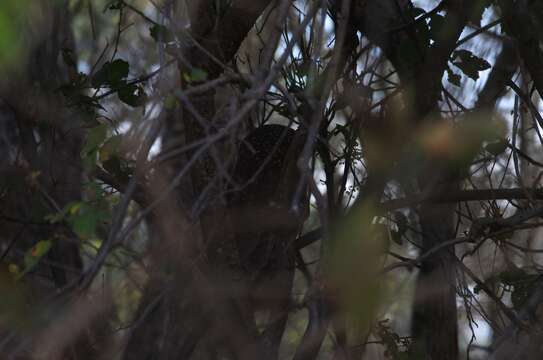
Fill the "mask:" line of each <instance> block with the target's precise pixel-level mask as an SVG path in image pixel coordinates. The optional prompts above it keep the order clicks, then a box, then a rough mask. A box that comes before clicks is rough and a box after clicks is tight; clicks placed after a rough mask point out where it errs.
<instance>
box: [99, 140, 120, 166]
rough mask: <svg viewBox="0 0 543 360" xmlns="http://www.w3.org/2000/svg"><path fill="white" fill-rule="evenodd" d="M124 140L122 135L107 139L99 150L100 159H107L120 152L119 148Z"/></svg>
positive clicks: (102, 160)
mask: <svg viewBox="0 0 543 360" xmlns="http://www.w3.org/2000/svg"><path fill="white" fill-rule="evenodd" d="M122 140H123V137H122V135H114V136H112V137H110V138H109V139H107V140H106V141H105V142H104V144H103V145H102V146H101V147H100V150H99V151H98V155H99V159H100V161H101V162H104V161H107V160H108V159H109V158H111V157H112V156H113V155H114V154H116V153H118V152H119V148H120V147H121V143H122Z"/></svg>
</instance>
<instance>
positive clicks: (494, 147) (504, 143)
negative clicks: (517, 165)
mask: <svg viewBox="0 0 543 360" xmlns="http://www.w3.org/2000/svg"><path fill="white" fill-rule="evenodd" d="M508 146H509V141H508V140H507V139H500V140H498V141H495V142H491V143H489V144H486V145H485V151H486V152H488V153H490V154H492V155H494V156H498V155H500V154H503V153H504V152H505V150H507V147H508Z"/></svg>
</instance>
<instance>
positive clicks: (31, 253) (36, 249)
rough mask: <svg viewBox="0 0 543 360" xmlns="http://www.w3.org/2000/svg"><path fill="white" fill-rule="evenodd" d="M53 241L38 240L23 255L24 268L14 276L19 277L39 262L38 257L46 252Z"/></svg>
mask: <svg viewBox="0 0 543 360" xmlns="http://www.w3.org/2000/svg"><path fill="white" fill-rule="evenodd" d="M52 245H53V243H52V242H51V240H42V241H38V242H37V243H36V244H35V245H34V246H33V247H32V248H31V249H30V250H28V251H27V252H26V253H25V256H24V260H23V261H24V269H23V270H22V271H21V272H19V273H17V276H16V278H17V279H19V278H21V277H22V276H23V275H24V274H26V273H28V272H29V271H31V270H32V269H33V268H34V267H35V266H36V265H37V264H38V263H39V262H40V259H41V258H42V257H43V256H44V255H45V254H47V252H48V251H49V249H51V246H52Z"/></svg>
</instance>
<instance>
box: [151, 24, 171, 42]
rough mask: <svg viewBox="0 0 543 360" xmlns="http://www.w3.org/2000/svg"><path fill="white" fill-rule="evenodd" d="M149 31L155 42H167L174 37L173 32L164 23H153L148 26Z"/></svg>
mask: <svg viewBox="0 0 543 360" xmlns="http://www.w3.org/2000/svg"><path fill="white" fill-rule="evenodd" d="M149 33H150V35H151V37H152V38H153V39H154V40H155V41H156V42H162V43H169V42H172V41H173V40H174V39H175V38H174V36H173V33H172V32H171V31H170V30H169V29H168V28H167V27H166V26H164V25H159V24H155V25H153V26H152V27H150V28H149Z"/></svg>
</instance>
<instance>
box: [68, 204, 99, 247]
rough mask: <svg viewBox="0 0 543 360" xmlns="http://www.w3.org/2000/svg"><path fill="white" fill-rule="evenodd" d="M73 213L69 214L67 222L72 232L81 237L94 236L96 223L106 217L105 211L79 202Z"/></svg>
mask: <svg viewBox="0 0 543 360" xmlns="http://www.w3.org/2000/svg"><path fill="white" fill-rule="evenodd" d="M80 205H81V206H80V207H79V208H78V210H77V212H76V213H75V214H71V216H70V219H69V222H70V224H71V226H72V230H73V231H74V233H75V234H76V235H77V236H79V237H80V238H82V239H88V238H92V237H95V236H96V228H97V227H98V224H99V223H100V222H102V221H105V220H106V219H107V213H106V212H105V211H103V210H101V209H99V208H97V207H95V206H90V205H88V204H84V203H80Z"/></svg>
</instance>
